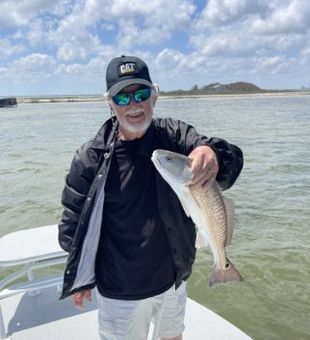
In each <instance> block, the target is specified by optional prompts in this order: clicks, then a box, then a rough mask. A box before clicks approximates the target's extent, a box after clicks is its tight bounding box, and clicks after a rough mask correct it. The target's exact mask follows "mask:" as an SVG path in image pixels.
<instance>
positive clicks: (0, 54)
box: [0, 39, 25, 58]
mask: <svg viewBox="0 0 310 340" xmlns="http://www.w3.org/2000/svg"><path fill="white" fill-rule="evenodd" d="M0 46H1V48H0V58H7V57H9V56H12V55H14V54H17V53H20V52H22V51H23V50H24V49H25V47H24V46H23V45H15V44H12V43H11V41H10V40H8V39H0Z"/></svg>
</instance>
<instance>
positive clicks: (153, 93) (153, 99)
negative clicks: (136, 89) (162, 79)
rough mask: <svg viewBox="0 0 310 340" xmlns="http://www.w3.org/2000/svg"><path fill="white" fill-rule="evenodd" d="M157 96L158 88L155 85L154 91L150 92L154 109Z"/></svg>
mask: <svg viewBox="0 0 310 340" xmlns="http://www.w3.org/2000/svg"><path fill="white" fill-rule="evenodd" d="M158 94H159V86H158V85H157V84H154V89H153V91H152V104H153V107H155V104H156V101H157V98H158Z"/></svg>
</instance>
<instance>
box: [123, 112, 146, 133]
mask: <svg viewBox="0 0 310 340" xmlns="http://www.w3.org/2000/svg"><path fill="white" fill-rule="evenodd" d="M141 113H143V115H144V111H143V110H141V109H136V110H129V111H127V112H126V116H128V115H139V114H141ZM151 121H152V120H151V119H150V120H148V119H147V118H146V116H145V115H144V117H143V120H142V121H141V122H136V123H133V124H131V123H128V122H127V121H126V122H125V124H126V126H123V128H124V129H125V130H127V131H128V132H131V133H139V132H144V131H146V130H147V129H148V127H149V126H150V124H151Z"/></svg>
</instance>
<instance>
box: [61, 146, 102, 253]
mask: <svg viewBox="0 0 310 340" xmlns="http://www.w3.org/2000/svg"><path fill="white" fill-rule="evenodd" d="M96 162H97V155H96V154H95V152H94V150H92V149H90V148H89V147H88V144H84V145H83V146H81V147H80V148H79V149H78V150H77V151H76V153H75V155H74V158H73V161H72V163H71V167H70V170H69V173H68V175H67V176H66V177H65V187H64V189H63V192H62V199H61V203H62V204H63V206H64V211H63V214H62V217H61V220H60V222H59V224H58V241H59V244H60V246H61V248H63V249H64V250H65V251H69V250H70V248H71V245H72V241H73V239H74V235H75V231H76V228H77V226H78V223H79V220H80V216H81V212H82V209H83V205H84V202H85V199H86V197H87V193H88V190H89V188H90V185H91V183H92V181H93V178H94V176H95V173H94V168H95V166H94V164H95V163H96Z"/></svg>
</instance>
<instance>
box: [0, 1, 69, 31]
mask: <svg viewBox="0 0 310 340" xmlns="http://www.w3.org/2000/svg"><path fill="white" fill-rule="evenodd" d="M70 8H71V1H70V0H61V1H50V0H31V1H28V0H16V1H11V0H1V1H0V26H1V27H19V26H24V25H28V24H29V22H30V21H31V20H32V19H33V18H35V17H37V16H38V15H39V14H44V13H49V14H51V15H57V16H60V15H63V14H64V13H65V12H66V11H67V10H69V9H70Z"/></svg>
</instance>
